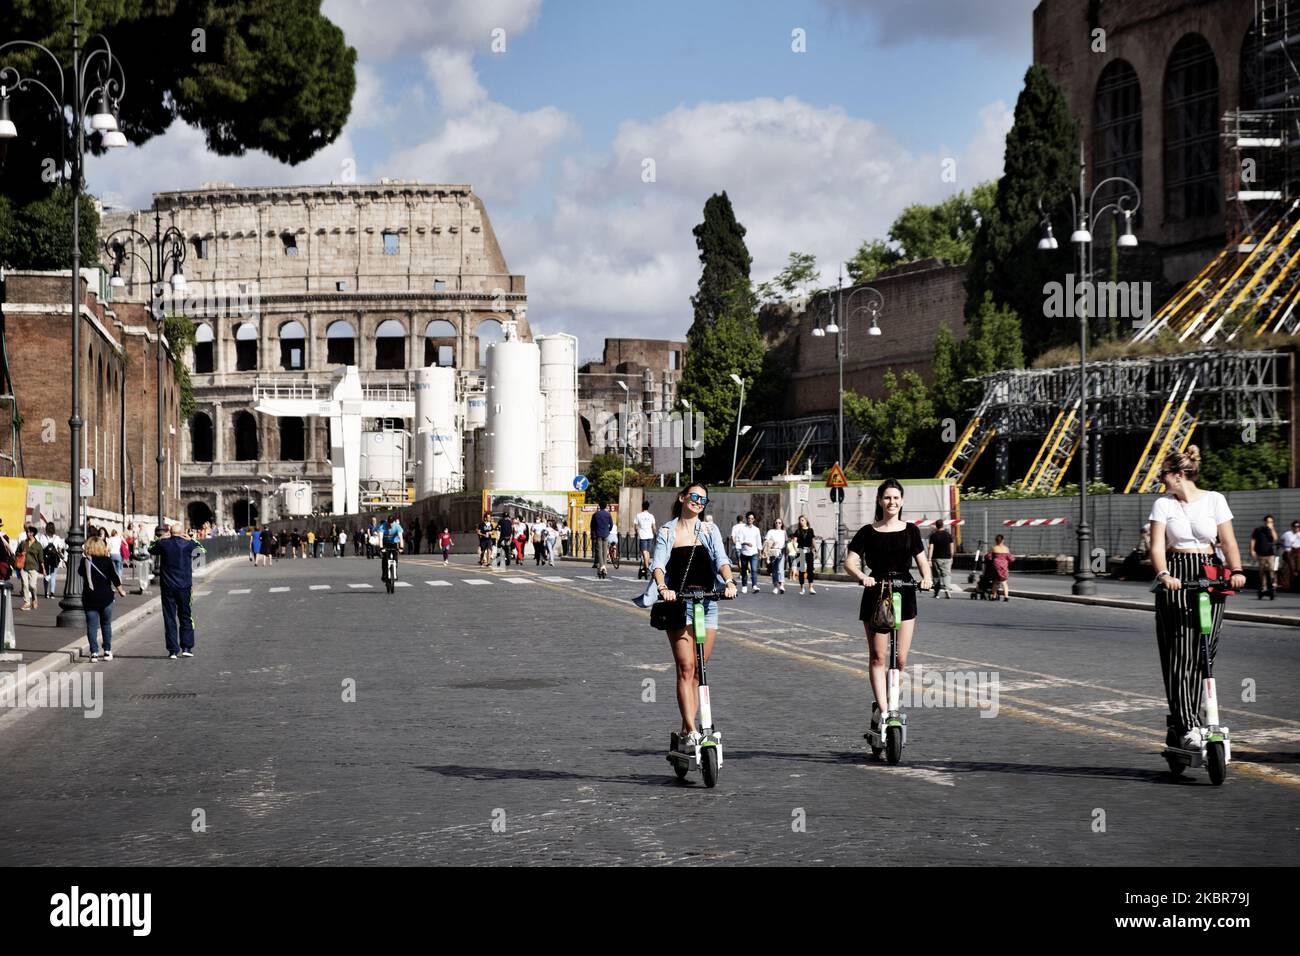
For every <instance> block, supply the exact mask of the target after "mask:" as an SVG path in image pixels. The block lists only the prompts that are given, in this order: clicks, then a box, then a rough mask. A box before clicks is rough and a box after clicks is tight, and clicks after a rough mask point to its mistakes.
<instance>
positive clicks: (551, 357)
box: [537, 334, 578, 491]
mask: <svg viewBox="0 0 1300 956" xmlns="http://www.w3.org/2000/svg"><path fill="white" fill-rule="evenodd" d="M537 344H538V345H539V346H540V347H541V353H542V355H541V358H542V367H541V386H542V394H543V395H545V396H546V408H545V421H546V432H545V438H546V445H545V451H544V456H545V461H546V468H545V472H544V474H543V475H542V482H543V484H542V487H543V488H545V489H547V490H551V491H554V490H559V489H561V488H563V489H568V488H570V487H572V484H573V479H574V476H575V475H577V474H578V340H577V338H575V337H574V336H572V335H564V334H560V335H543V336H542V337H540V338H539V339H538V340H537Z"/></svg>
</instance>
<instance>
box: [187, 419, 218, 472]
mask: <svg viewBox="0 0 1300 956" xmlns="http://www.w3.org/2000/svg"><path fill="white" fill-rule="evenodd" d="M212 439H213V434H212V419H210V418H208V416H207V415H206V414H204V413H203V412H196V413H195V415H194V417H193V418H191V419H190V458H191V459H192V460H193V461H212V455H213V440H212Z"/></svg>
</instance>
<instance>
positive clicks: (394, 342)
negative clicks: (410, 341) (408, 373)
mask: <svg viewBox="0 0 1300 956" xmlns="http://www.w3.org/2000/svg"><path fill="white" fill-rule="evenodd" d="M375 368H376V369H377V370H380V371H383V370H397V369H404V368H406V326H405V325H403V324H402V322H401V320H400V319H384V320H383V321H382V322H380V323H379V325H377V326H376V327H375Z"/></svg>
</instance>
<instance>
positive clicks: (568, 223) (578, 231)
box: [469, 97, 1010, 341]
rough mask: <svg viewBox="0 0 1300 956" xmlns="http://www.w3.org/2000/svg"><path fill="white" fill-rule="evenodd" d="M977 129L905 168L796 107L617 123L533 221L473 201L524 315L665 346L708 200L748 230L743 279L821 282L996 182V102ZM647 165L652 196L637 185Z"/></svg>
mask: <svg viewBox="0 0 1300 956" xmlns="http://www.w3.org/2000/svg"><path fill="white" fill-rule="evenodd" d="M980 118H981V123H980V127H979V131H978V132H977V134H976V135H975V136H974V137H973V139H972V142H971V144H970V145H969V146H967V147H966V148H965V149H963V150H956V151H951V150H945V149H938V148H936V150H935V151H934V152H927V153H923V154H915V153H913V152H911V151H909V150H908V149H906V148H905V147H904V146H902V145H901V144H900V143H899V142H898V141H897V140H896V139H895V138H894V137H893V136H892V135H891V134H890V132H889V131H888V130H886V129H884V128H882V127H880V126H879V125H877V124H874V123H871V122H869V121H867V120H863V119H858V118H855V117H852V116H850V115H848V114H847V113H846V112H844V111H843V110H842V109H840V108H838V107H833V106H832V107H817V106H813V105H810V104H808V103H805V102H803V101H801V100H799V99H797V98H794V97H787V98H785V99H782V100H776V99H769V98H764V99H755V100H746V101H739V102H725V103H701V104H698V105H696V106H692V107H680V108H678V109H675V110H672V111H671V112H669V113H666V114H664V115H662V116H660V117H658V118H656V119H653V120H650V121H645V122H641V121H630V122H627V123H624V124H623V126H622V127H621V128H620V129H619V131H618V133H617V134H616V136H615V137H614V140H613V142H612V143H611V144H610V147H609V149H608V151H607V152H605V153H603V154H598V155H584V156H581V157H574V158H570V159H567V160H566V161H565V162H564V163H563V164H562V167H561V171H560V173H559V174H558V175H557V176H556V179H555V185H554V197H555V198H554V205H553V208H551V209H548V210H547V211H546V213H545V214H544V215H541V214H539V215H523V214H520V213H517V212H515V211H512V210H509V209H505V210H502V209H501V208H500V207H499V206H494V204H493V202H492V196H491V195H490V194H488V193H487V192H486V191H484V190H480V192H481V193H483V194H484V196H485V198H487V200H488V210H489V212H490V213H491V214H492V215H493V220H494V224H495V226H496V229H497V234H498V236H499V237H500V238H501V242H502V245H503V251H504V252H505V254H506V257H507V261H508V262H509V263H510V265H511V268H512V269H513V270H514V271H516V272H523V273H525V274H526V275H527V277H528V290H529V299H530V301H531V303H532V305H531V308H530V315H533V316H535V317H537V319H538V320H539V321H547V322H548V324H552V325H554V324H557V321H558V324H561V325H564V326H566V328H567V329H568V330H569V331H572V332H574V333H575V334H577V335H579V336H585V337H589V338H592V339H594V340H596V341H599V339H600V338H603V337H604V336H606V335H611V336H617V335H636V336H649V337H673V338H677V337H680V336H682V335H684V334H685V331H686V328H687V326H688V325H689V322H690V296H691V295H692V294H693V293H694V291H695V285H696V282H697V280H698V277H699V268H700V267H699V261H698V252H697V250H696V248H695V241H694V237H693V236H692V234H691V230H692V228H693V227H694V226H695V225H696V223H698V222H699V220H700V218H701V215H702V211H703V206H704V202H705V200H706V199H707V198H708V197H709V196H710V195H711V194H713V193H714V192H718V191H721V190H724V189H725V190H726V191H727V194H728V196H729V197H730V198H731V202H732V205H733V207H734V208H735V210H736V216H737V218H738V219H739V220H740V222H741V223H742V224H743V225H744V226H745V227H746V229H747V230H748V233H747V235H746V237H745V241H746V243H747V245H748V246H749V251H750V254H751V255H752V256H753V258H754V264H753V269H752V273H751V274H752V277H753V278H754V280H755V281H762V280H765V279H767V278H769V277H770V276H772V275H773V274H774V273H776V272H777V271H778V270H779V269H780V268H781V267H782V266H783V265H784V264H785V261H786V258H787V256H788V254H789V253H790V252H791V251H792V250H799V251H802V252H811V253H814V254H815V255H816V256H817V260H818V263H819V265H820V268H821V270H822V280H823V282H827V283H829V282H833V281H834V280H835V276H836V271H837V269H838V264H839V263H840V262H841V261H843V260H844V259H847V258H848V257H849V256H851V255H852V253H853V251H854V250H855V249H856V248H857V245H858V244H859V243H860V242H861V241H862V240H863V239H867V238H872V237H880V238H884V237H885V235H886V233H887V231H888V228H889V225H890V223H891V222H892V221H893V219H894V217H895V216H897V214H898V213H899V212H900V211H901V210H902V208H903V207H904V206H905V205H907V204H908V203H912V202H926V203H931V202H936V201H938V200H939V199H941V198H943V197H944V196H946V195H948V194H950V193H952V192H953V191H955V190H957V189H969V188H970V187H971V186H973V185H974V184H975V183H977V182H980V181H982V180H984V179H988V178H993V177H996V176H997V175H999V174H1000V172H1001V156H1002V139H1003V137H1004V136H1005V133H1006V130H1007V128H1009V126H1010V115H1009V113H1008V111H1007V110H1006V107H1005V106H1004V105H1003V104H1001V103H995V104H992V105H990V106H988V107H986V108H985V109H984V110H982V111H981V113H980ZM954 153H955V157H956V158H957V159H958V181H957V182H956V183H948V182H944V181H943V179H942V175H941V174H942V171H943V167H942V161H943V159H944V158H946V157H947V156H948V155H950V154H954ZM646 158H650V159H653V160H654V161H655V173H656V181H655V182H653V183H645V182H642V179H641V174H642V168H643V167H642V162H643V160H644V159H646ZM469 181H470V182H474V180H473V179H471V180H469ZM476 188H477V186H476Z"/></svg>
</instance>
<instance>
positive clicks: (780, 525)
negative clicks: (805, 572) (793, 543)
mask: <svg viewBox="0 0 1300 956" xmlns="http://www.w3.org/2000/svg"><path fill="white" fill-rule="evenodd" d="M788 540H789V539H788V538H787V536H786V533H785V522H784V521H782V520H781V519H780V518H777V519H776V521H775V522H773V524H772V527H771V529H769V531H768V532H767V535H766V537H764V539H763V554H764V556H765V557H766V558H767V570H768V571H769V572H770V573H771V575H772V593H773V594H784V593H785V546H786V544H787V542H788Z"/></svg>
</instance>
